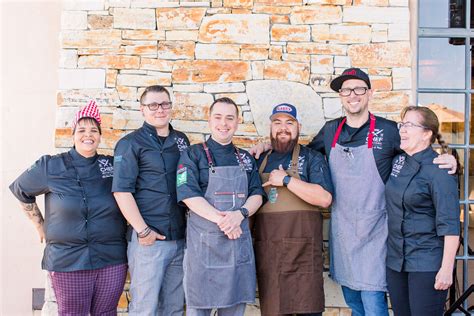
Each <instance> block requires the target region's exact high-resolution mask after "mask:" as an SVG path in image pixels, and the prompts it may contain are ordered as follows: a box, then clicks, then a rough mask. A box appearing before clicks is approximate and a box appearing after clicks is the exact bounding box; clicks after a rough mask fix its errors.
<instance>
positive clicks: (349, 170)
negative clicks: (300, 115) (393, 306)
mask: <svg viewBox="0 0 474 316" xmlns="http://www.w3.org/2000/svg"><path fill="white" fill-rule="evenodd" d="M345 121H346V119H345V118H344V120H343V121H342V122H341V124H340V125H339V127H338V129H337V132H336V134H335V135H334V139H333V142H332V150H331V153H330V156H329V166H330V169H331V176H332V181H333V183H334V188H335V197H334V202H333V205H332V210H331V228H330V238H329V240H330V256H331V264H330V269H331V277H332V279H333V280H334V281H336V282H337V283H339V284H341V285H343V286H346V287H349V288H351V289H353V290H359V291H360V290H362V291H386V290H387V284H386V278H385V260H386V254H387V246H386V242H387V235H388V226H387V210H386V207H385V194H384V190H385V185H384V183H383V181H382V179H381V178H380V174H379V172H378V170H377V166H376V163H375V159H374V155H373V152H372V151H373V149H372V142H373V132H374V129H375V116H374V115H373V114H370V129H369V134H368V139H367V146H365V145H363V146H359V147H349V148H345V147H343V146H341V145H339V144H337V140H338V138H339V135H340V133H341V130H342V126H343V125H344V124H345Z"/></svg>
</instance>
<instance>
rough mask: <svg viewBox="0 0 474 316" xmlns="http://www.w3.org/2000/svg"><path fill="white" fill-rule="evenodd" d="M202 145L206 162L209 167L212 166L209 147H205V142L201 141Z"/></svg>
mask: <svg viewBox="0 0 474 316" xmlns="http://www.w3.org/2000/svg"><path fill="white" fill-rule="evenodd" d="M202 147H204V151H205V152H206V157H207V163H208V164H209V166H210V167H212V166H213V163H212V158H211V154H210V153H209V147H207V144H206V142H204V143H202Z"/></svg>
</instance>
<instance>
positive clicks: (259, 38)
mask: <svg viewBox="0 0 474 316" xmlns="http://www.w3.org/2000/svg"><path fill="white" fill-rule="evenodd" d="M269 29H270V21H269V18H268V16H267V15H265V14H238V15H229V14H216V15H213V16H209V17H204V20H203V22H202V24H201V27H200V28H199V41H200V42H203V43H231V44H267V43H268V42H269V38H270V35H269Z"/></svg>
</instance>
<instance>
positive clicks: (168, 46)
mask: <svg viewBox="0 0 474 316" xmlns="http://www.w3.org/2000/svg"><path fill="white" fill-rule="evenodd" d="M194 47H195V43H194V42H193V41H160V42H159V44H158V58H162V59H193V58H194Z"/></svg>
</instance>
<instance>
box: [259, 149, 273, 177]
mask: <svg viewBox="0 0 474 316" xmlns="http://www.w3.org/2000/svg"><path fill="white" fill-rule="evenodd" d="M272 151H273V149H270V151H269V152H268V153H267V154H266V155H265V157H264V158H263V161H262V164H261V165H260V168H258V173H259V174H262V173H263V172H264V171H265V167H266V166H267V162H268V156H270V155H271V154H272Z"/></svg>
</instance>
